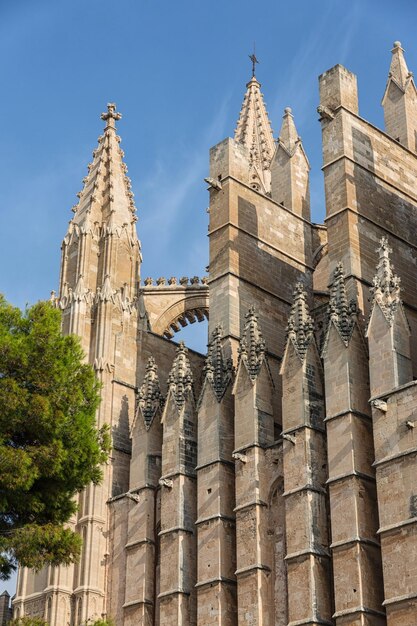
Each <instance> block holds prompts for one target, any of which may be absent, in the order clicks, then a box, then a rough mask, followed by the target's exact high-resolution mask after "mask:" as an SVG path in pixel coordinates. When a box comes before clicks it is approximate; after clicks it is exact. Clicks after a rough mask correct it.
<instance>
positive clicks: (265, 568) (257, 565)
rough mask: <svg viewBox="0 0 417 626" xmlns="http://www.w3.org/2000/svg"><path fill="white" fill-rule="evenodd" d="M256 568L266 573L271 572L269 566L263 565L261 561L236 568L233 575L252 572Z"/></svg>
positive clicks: (243, 574)
mask: <svg viewBox="0 0 417 626" xmlns="http://www.w3.org/2000/svg"><path fill="white" fill-rule="evenodd" d="M256 570H262V571H264V572H267V573H268V574H270V573H271V568H270V567H268V565H263V564H262V563H255V565H248V566H247V567H242V568H241V569H237V570H236V571H235V576H245V575H247V574H251V573H252V572H255V571H256Z"/></svg>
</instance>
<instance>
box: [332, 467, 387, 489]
mask: <svg viewBox="0 0 417 626" xmlns="http://www.w3.org/2000/svg"><path fill="white" fill-rule="evenodd" d="M347 478H361V479H362V480H367V481H368V482H371V483H374V482H376V478H375V476H371V475H370V474H365V473H364V472H357V471H356V470H353V471H351V472H346V473H345V474H339V475H338V476H334V477H333V478H328V479H327V480H326V485H331V484H332V483H336V482H339V481H340V480H346V479H347Z"/></svg>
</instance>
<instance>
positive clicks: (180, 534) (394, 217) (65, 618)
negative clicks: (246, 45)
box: [0, 42, 417, 626]
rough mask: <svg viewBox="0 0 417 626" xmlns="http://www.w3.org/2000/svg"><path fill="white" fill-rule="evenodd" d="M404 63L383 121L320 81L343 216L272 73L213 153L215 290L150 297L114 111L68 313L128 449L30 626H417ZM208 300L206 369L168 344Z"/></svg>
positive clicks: (410, 164) (416, 447)
mask: <svg viewBox="0 0 417 626" xmlns="http://www.w3.org/2000/svg"><path fill="white" fill-rule="evenodd" d="M392 52H393V56H392V63H391V68H390V73H389V76H388V82H387V87H386V91H385V95H384V99H383V106H384V113H385V124H386V128H385V131H382V130H379V129H378V128H375V127H374V126H373V125H372V124H370V123H369V122H367V121H366V120H364V119H362V118H361V117H359V110H358V93H357V84H356V77H355V76H354V75H353V74H352V73H351V72H349V70H347V69H346V68H344V67H342V66H341V65H337V66H335V67H334V68H332V69H330V70H328V71H327V72H325V73H324V74H322V75H321V76H320V78H319V81H320V105H319V107H318V111H319V115H320V122H321V127H322V134H323V161H324V163H323V172H324V185H325V193H326V220H325V224H323V225H320V224H312V223H311V219H310V198H309V169H310V168H309V162H308V158H307V155H306V154H305V151H304V148H303V145H302V142H301V139H300V137H299V136H298V132H297V130H296V127H295V123H294V119H293V116H292V112H291V110H290V109H289V108H287V109H285V112H284V118H283V121H282V126H281V131H280V133H279V137H278V139H277V142H276V144H275V141H274V138H273V134H272V130H271V125H270V122H269V118H268V114H267V112H266V108H265V104H264V102H263V96H262V94H261V92H260V84H259V82H258V81H257V79H256V78H255V76H253V77H252V79H251V80H250V81H249V83H248V84H247V92H246V95H245V99H244V102H243V106H242V110H241V113H240V117H239V121H238V125H237V129H236V132H235V135H234V139H230V138H229V139H225V140H224V141H222V142H220V143H219V144H217V145H216V146H214V147H213V148H212V149H211V151H210V171H209V173H208V176H207V178H206V179H205V180H206V182H207V183H208V189H209V195H210V207H209V242H210V243H209V250H210V258H209V276H208V278H207V277H205V278H202V279H199V278H198V277H197V276H192V277H191V278H189V277H187V276H183V277H181V278H175V277H170V278H165V277H163V276H161V277H159V278H158V279H157V280H153V279H152V278H146V279H145V280H144V284H143V285H141V283H140V265H141V253H140V245H139V241H138V239H137V234H136V226H135V221H136V217H135V207H134V202H133V194H132V192H131V185H130V181H129V179H128V178H127V168H126V166H125V165H124V163H123V152H122V151H121V149H120V147H119V143H120V138H119V137H118V136H117V135H116V129H115V124H116V121H118V120H119V119H120V114H119V113H117V112H116V108H115V105H113V104H110V105H108V109H107V112H106V113H105V114H103V120H104V121H105V124H106V125H105V129H104V134H103V135H102V136H101V137H100V138H99V144H98V148H97V149H96V150H95V151H94V154H93V161H92V163H91V164H90V165H89V166H88V174H87V176H86V178H85V179H84V187H83V190H82V191H81V192H80V194H78V198H79V202H78V203H77V205H76V206H75V207H74V209H73V211H74V216H73V218H72V220H71V222H70V226H69V229H68V232H67V234H66V236H65V238H64V242H63V246H62V263H61V279H60V289H59V292H58V295H56V294H55V293H53V294H52V296H51V300H52V302H54V303H55V305H56V306H58V307H59V308H60V309H61V310H62V312H63V331H64V332H65V333H70V332H72V333H77V334H78V335H79V336H80V337H81V341H82V345H83V347H84V350H85V352H86V358H87V359H88V361H89V362H90V363H91V364H93V365H94V367H95V370H96V372H97V376H98V378H99V379H100V381H101V382H102V385H103V391H102V396H103V399H102V403H101V406H100V409H99V411H98V413H97V421H98V423H99V424H102V423H105V422H106V423H108V424H110V427H111V433H112V438H113V449H112V454H111V460H110V463H109V465H108V466H106V468H105V470H104V481H103V484H102V485H98V486H90V487H88V488H87V489H86V490H85V491H84V492H83V493H82V494H80V496H79V510H78V512H77V516H76V517H75V519H74V520H72V521H71V525H72V527H73V528H74V529H75V530H76V531H77V532H79V533H80V534H81V536H82V538H83V542H84V547H83V554H82V558H81V561H80V563H79V564H77V565H76V566H71V567H69V568H63V567H60V568H50V569H48V570H44V571H42V572H38V573H33V572H28V571H25V570H23V571H21V572H20V573H19V581H18V589H17V594H16V598H15V600H14V612H15V615H16V616H22V615H24V614H26V615H44V616H45V617H46V618H47V620H48V621H49V623H50V624H51V626H63V624H70V625H71V626H80V624H82V623H85V622H86V621H87V620H89V619H91V620H92V619H94V618H95V617H98V616H101V615H103V616H109V617H112V618H113V619H114V621H115V624H116V626H137V625H139V624H142V625H143V626H145V625H146V626H178V625H179V624H181V625H182V626H296V625H297V626H301V625H303V626H319V625H320V626H324V625H328V626H332V625H333V626H414V625H415V624H416V623H417V569H416V563H417V489H416V476H417V386H416V383H415V382H414V378H415V377H416V375H417V341H416V339H415V337H416V336H417V290H416V288H415V285H416V280H417V240H416V232H417V186H416V180H417V154H416V148H417V145H416V143H415V142H416V138H417V131H416V129H417V99H416V87H415V83H414V79H413V76H412V74H411V73H410V72H409V70H408V68H407V65H406V62H405V59H404V54H403V49H402V47H401V44H400V43H399V42H396V43H395V44H394V49H393V51H392ZM254 63H255V61H254ZM158 228H159V225H157V224H156V225H155V233H156V235H157V230H158ZM378 242H379V244H378ZM390 248H392V250H391V249H390ZM393 263H395V268H396V271H397V272H398V276H397V275H396V274H395V273H394V269H393ZM167 276H169V274H167ZM398 277H401V287H400V281H399V278H398ZM294 290H295V291H294ZM209 309H210V320H209V342H208V343H209V346H208V354H207V356H206V357H204V356H203V355H201V354H198V353H196V352H193V351H192V350H188V351H187V349H186V347H185V346H184V345H183V344H180V345H179V346H177V345H176V344H175V343H173V342H172V341H170V340H168V339H169V338H171V337H172V336H173V334H174V332H178V331H180V330H181V328H182V327H183V326H185V325H186V324H188V323H194V322H195V321H201V320H203V319H205V318H208V316H209ZM365 326H367V328H366V334H365ZM3 603H4V600H3ZM0 610H1V609H0ZM3 612H4V611H3ZM0 615H1V613H0Z"/></svg>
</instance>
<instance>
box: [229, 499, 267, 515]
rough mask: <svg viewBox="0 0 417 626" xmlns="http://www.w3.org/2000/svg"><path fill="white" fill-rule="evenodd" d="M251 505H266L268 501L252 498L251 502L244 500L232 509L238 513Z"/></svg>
mask: <svg viewBox="0 0 417 626" xmlns="http://www.w3.org/2000/svg"><path fill="white" fill-rule="evenodd" d="M253 506H265V507H267V506H268V503H267V502H265V501H264V500H252V502H245V504H239V505H238V506H236V507H235V508H234V509H233V512H234V513H239V512H240V511H244V510H245V509H250V508H251V507H253Z"/></svg>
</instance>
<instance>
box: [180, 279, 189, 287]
mask: <svg viewBox="0 0 417 626" xmlns="http://www.w3.org/2000/svg"><path fill="white" fill-rule="evenodd" d="M180 285H182V286H183V287H185V286H186V285H188V276H182V277H181V278H180Z"/></svg>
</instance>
